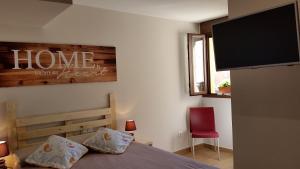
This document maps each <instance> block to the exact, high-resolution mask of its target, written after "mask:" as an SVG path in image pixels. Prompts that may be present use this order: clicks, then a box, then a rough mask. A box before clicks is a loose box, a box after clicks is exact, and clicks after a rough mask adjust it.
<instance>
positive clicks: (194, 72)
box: [188, 34, 230, 97]
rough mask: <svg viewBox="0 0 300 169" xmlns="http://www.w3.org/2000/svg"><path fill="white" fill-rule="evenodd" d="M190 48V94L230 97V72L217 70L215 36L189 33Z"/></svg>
mask: <svg viewBox="0 0 300 169" xmlns="http://www.w3.org/2000/svg"><path fill="white" fill-rule="evenodd" d="M188 48H189V50H188V51H189V53H188V54H189V78H190V95H191V96H195V95H205V96H215V97H230V72H229V71H219V72H217V71H216V65H215V55H214V50H213V49H214V47H213V38H212V37H211V36H206V35H200V34H188ZM206 51H207V53H206ZM207 77H208V78H207Z"/></svg>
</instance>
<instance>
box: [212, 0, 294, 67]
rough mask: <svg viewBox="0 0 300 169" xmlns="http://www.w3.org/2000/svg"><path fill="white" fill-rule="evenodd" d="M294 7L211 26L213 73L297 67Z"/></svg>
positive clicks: (267, 11) (276, 9)
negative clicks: (287, 66)
mask: <svg viewBox="0 0 300 169" xmlns="http://www.w3.org/2000/svg"><path fill="white" fill-rule="evenodd" d="M297 9H298V8H297V3H292V4H287V5H284V6H280V7H277V8H273V9H269V10H266V11H263V12H259V13H255V14H252V15H248V16H244V17H240V18H236V19H232V20H228V21H226V22H222V23H218V24H215V25H213V42H214V51H215V60H216V69H217V71H222V70H231V69H240V68H256V67H263V66H275V65H292V64H299V43H298V40H299V36H298V10H297Z"/></svg>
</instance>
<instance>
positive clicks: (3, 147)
mask: <svg viewBox="0 0 300 169" xmlns="http://www.w3.org/2000/svg"><path fill="white" fill-rule="evenodd" d="M8 155H9V150H8V145H7V142H6V141H0V158H1V157H5V156H8Z"/></svg>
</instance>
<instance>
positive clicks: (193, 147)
mask: <svg viewBox="0 0 300 169" xmlns="http://www.w3.org/2000/svg"><path fill="white" fill-rule="evenodd" d="M192 153H193V158H194V159H195V142H194V138H192Z"/></svg>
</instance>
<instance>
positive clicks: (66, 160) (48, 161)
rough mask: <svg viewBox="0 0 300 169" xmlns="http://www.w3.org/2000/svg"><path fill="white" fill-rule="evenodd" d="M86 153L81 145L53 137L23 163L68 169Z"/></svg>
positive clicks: (85, 149) (86, 150)
mask: <svg viewBox="0 0 300 169" xmlns="http://www.w3.org/2000/svg"><path fill="white" fill-rule="evenodd" d="M87 152H88V149H87V148H86V147H84V146H83V145H80V144H78V143H75V142H73V141H71V140H68V139H66V138H63V137H60V136H55V135H53V136H50V137H49V138H48V140H47V141H46V142H45V143H43V144H42V145H41V146H39V148H38V149H37V150H36V151H34V152H33V153H32V154H31V155H29V157H27V158H26V160H25V161H26V162H27V163H29V164H33V165H37V166H41V167H52V168H58V169H69V168H71V167H72V166H73V164H75V163H76V162H77V161H78V160H79V159H80V158H81V157H82V156H83V155H84V154H85V153H87Z"/></svg>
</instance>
